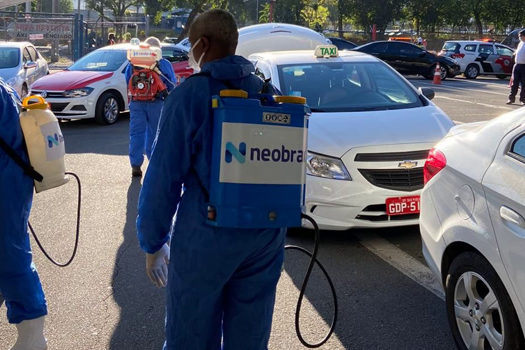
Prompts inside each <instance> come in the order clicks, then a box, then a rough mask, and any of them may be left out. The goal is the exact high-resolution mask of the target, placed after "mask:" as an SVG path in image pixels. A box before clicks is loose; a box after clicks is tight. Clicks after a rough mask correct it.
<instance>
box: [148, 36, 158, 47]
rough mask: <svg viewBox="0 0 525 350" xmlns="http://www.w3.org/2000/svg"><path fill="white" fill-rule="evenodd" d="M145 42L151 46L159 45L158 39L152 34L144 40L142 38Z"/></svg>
mask: <svg viewBox="0 0 525 350" xmlns="http://www.w3.org/2000/svg"><path fill="white" fill-rule="evenodd" d="M144 42H145V43H146V44H149V46H153V47H160V40H159V39H157V38H155V37H154V36H150V37H149V38H147V39H146V40H144Z"/></svg>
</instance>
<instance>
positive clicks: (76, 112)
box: [32, 91, 97, 119]
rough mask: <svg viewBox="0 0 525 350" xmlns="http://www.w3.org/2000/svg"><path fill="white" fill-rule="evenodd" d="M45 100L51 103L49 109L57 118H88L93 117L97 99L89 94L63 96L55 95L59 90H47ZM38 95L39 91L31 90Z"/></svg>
mask: <svg viewBox="0 0 525 350" xmlns="http://www.w3.org/2000/svg"><path fill="white" fill-rule="evenodd" d="M47 93H48V97H45V100H46V101H47V102H48V103H49V104H50V105H51V111H52V112H53V113H54V114H55V116H56V117H57V118H58V119H88V118H95V109H96V103H97V99H96V97H95V96H92V94H91V95H89V96H84V97H75V98H65V97H56V95H57V94H59V93H60V92H51V91H49V92H47ZM32 94H35V95H38V94H40V91H32Z"/></svg>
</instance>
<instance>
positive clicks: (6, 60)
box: [0, 47, 20, 69]
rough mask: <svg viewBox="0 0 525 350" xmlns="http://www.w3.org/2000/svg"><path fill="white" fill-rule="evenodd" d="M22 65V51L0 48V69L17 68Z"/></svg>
mask: <svg viewBox="0 0 525 350" xmlns="http://www.w3.org/2000/svg"><path fill="white" fill-rule="evenodd" d="M19 63H20V49H19V48H16V47H0V69H4V68H15V67H17V66H18V64H19Z"/></svg>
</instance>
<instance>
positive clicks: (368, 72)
mask: <svg viewBox="0 0 525 350" xmlns="http://www.w3.org/2000/svg"><path fill="white" fill-rule="evenodd" d="M277 68H278V71H279V78H280V86H281V91H282V92H283V94H285V95H294V96H302V97H306V100H307V103H308V105H309V106H310V108H312V111H314V112H316V111H317V112H345V111H374V110H389V109H403V108H412V107H420V106H422V105H423V103H422V101H421V99H420V98H419V96H418V94H417V93H416V92H415V91H414V90H413V89H412V88H411V87H410V86H409V85H408V84H407V83H406V82H405V81H404V80H403V79H402V78H401V77H400V76H399V75H398V74H397V73H396V72H395V71H393V69H392V68H390V67H389V66H387V65H386V64H385V63H383V62H322V63H313V64H289V65H280V66H278V67H277Z"/></svg>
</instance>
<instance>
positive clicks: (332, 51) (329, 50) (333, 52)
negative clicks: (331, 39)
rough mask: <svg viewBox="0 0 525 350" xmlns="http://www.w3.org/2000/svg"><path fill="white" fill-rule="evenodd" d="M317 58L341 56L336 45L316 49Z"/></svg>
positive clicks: (321, 46)
mask: <svg viewBox="0 0 525 350" xmlns="http://www.w3.org/2000/svg"><path fill="white" fill-rule="evenodd" d="M314 55H315V57H318V58H322V57H324V58H329V57H337V56H339V51H338V50H337V46H335V45H318V46H317V47H316V48H315V54H314Z"/></svg>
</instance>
